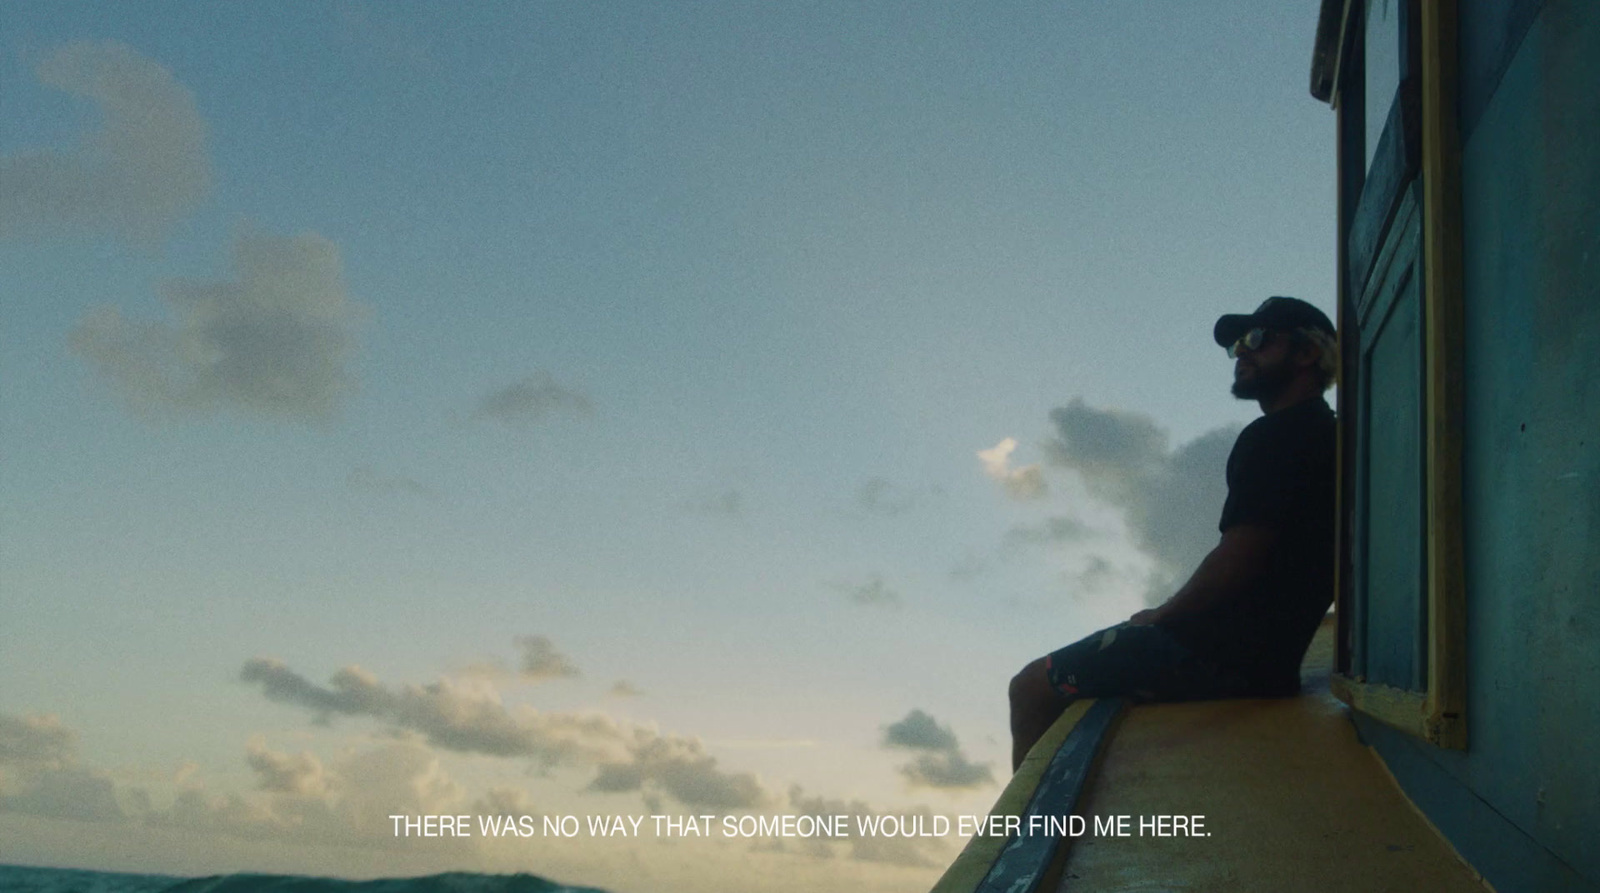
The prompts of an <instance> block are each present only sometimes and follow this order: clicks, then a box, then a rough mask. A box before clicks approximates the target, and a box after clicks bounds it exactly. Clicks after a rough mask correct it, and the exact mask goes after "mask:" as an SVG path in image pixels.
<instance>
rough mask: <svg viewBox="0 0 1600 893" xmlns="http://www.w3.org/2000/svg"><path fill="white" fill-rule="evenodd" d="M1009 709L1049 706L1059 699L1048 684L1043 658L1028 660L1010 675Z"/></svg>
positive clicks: (1048, 678) (1048, 679)
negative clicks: (1025, 664)
mask: <svg viewBox="0 0 1600 893" xmlns="http://www.w3.org/2000/svg"><path fill="white" fill-rule="evenodd" d="M1010 696H1011V709H1012V711H1013V712H1015V711H1018V710H1032V709H1035V708H1037V707H1040V706H1049V705H1051V704H1054V703H1055V702H1056V701H1057V700H1059V698H1058V696H1057V695H1056V693H1055V689H1054V688H1052V687H1051V686H1050V675H1049V673H1048V672H1047V671H1046V670H1045V668H1044V658H1042V657H1041V658H1039V659H1038V660H1035V661H1032V662H1030V663H1029V664H1028V665H1027V666H1025V667H1023V668H1022V670H1021V671H1020V672H1018V673H1017V675H1015V676H1013V677H1011V690H1010Z"/></svg>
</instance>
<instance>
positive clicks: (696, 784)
mask: <svg viewBox="0 0 1600 893" xmlns="http://www.w3.org/2000/svg"><path fill="white" fill-rule="evenodd" d="M628 750H629V758H628V759H627V760H617V761H609V762H604V763H601V764H600V772H599V774H597V775H596V776H595V778H594V781H592V782H590V783H589V790H592V791H601V792H619V791H642V792H644V793H646V794H648V795H655V796H660V795H666V796H670V797H672V798H673V799H675V800H677V801H678V802H679V803H682V804H683V805H684V806H689V807H695V808H703V809H712V810H718V811H728V810H734V809H757V808H760V807H762V806H766V805H768V804H770V803H772V802H774V801H775V799H776V798H775V797H774V796H773V795H772V794H771V793H769V792H768V791H767V790H766V789H765V788H764V787H762V785H761V780H760V779H758V778H757V777H756V776H754V775H752V774H751V773H749V772H724V771H722V770H721V769H718V768H717V760H716V758H715V757H713V756H710V755H708V754H707V753H706V752H705V748H704V746H703V745H702V744H701V743H700V742H699V741H698V740H696V739H693V738H683V737H680V736H677V735H658V734H656V733H654V732H650V731H648V730H644V729H639V730H636V731H635V733H634V741H633V742H632V743H631V744H630V745H629V748H628Z"/></svg>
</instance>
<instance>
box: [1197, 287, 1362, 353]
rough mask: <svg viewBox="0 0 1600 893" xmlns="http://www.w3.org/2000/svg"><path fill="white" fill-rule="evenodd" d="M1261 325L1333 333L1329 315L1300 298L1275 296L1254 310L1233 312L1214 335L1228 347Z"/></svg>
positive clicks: (1212, 333) (1270, 327)
mask: <svg viewBox="0 0 1600 893" xmlns="http://www.w3.org/2000/svg"><path fill="white" fill-rule="evenodd" d="M1257 326H1259V327H1261V328H1265V329H1282V330H1292V329H1321V330H1322V331H1324V332H1326V333H1328V334H1329V335H1333V334H1334V331H1333V323H1331V322H1329V321H1328V315H1327V314H1325V313H1323V312H1322V311H1321V310H1318V309H1317V308H1315V307H1313V306H1311V305H1310V304H1307V303H1306V302H1305V301H1302V300H1300V299H1299V298H1285V297H1281V296H1274V297H1270V298H1268V299H1266V300H1265V301H1262V302H1261V306H1260V307H1257V308H1256V310H1255V312H1254V313H1229V314H1227V315H1225V316H1223V317H1221V318H1220V319H1218V320H1217V324H1216V326H1215V327H1214V328H1212V330H1211V337H1213V338H1215V339H1217V343H1218V344H1220V345H1222V346H1223V347H1227V346H1228V345H1230V344H1232V343H1233V342H1235V341H1238V340H1239V336H1241V335H1243V334H1244V333H1245V332H1248V331H1250V330H1251V329H1254V328H1256V327H1257Z"/></svg>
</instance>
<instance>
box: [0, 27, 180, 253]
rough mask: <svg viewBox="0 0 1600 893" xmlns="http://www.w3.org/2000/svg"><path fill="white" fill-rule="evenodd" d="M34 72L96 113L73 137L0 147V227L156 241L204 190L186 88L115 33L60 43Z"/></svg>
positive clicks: (11, 232)
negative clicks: (55, 145) (71, 141)
mask: <svg viewBox="0 0 1600 893" xmlns="http://www.w3.org/2000/svg"><path fill="white" fill-rule="evenodd" d="M34 73H35V75H36V76H37V77H38V79H39V82H40V83H41V84H43V85H45V86H47V87H53V88H55V89H57V90H61V91H64V92H66V93H70V94H73V95H76V96H82V97H84V98H87V99H89V100H91V101H93V102H94V103H96V105H97V106H98V107H99V111H100V123H99V127H98V129H97V130H94V131H92V132H90V133H88V134H86V135H85V137H84V140H83V142H82V144H81V145H80V146H77V147H74V148H71V149H67V150H61V149H35V150H31V151H26V152H19V153H16V154H12V155H6V156H4V157H0V237H9V236H30V237H35V236H41V235H48V234H54V233H60V232H73V231H80V230H86V231H91V232H106V233H110V234H112V235H113V236H116V237H118V238H120V239H123V240H125V241H126V242H128V243H129V244H132V245H135V246H137V247H141V248H154V247H156V246H158V245H160V243H161V242H162V241H164V240H165V239H166V237H167V235H168V234H169V233H170V232H171V230H172V229H173V227H174V226H175V225H176V224H177V222H178V221H179V220H181V219H183V218H184V217H185V216H186V215H188V214H189V213H191V212H192V211H194V210H195V209H196V208H197V207H199V205H200V203H201V202H202V201H203V200H204V199H205V197H206V195H207V194H208V193H209V192H210V190H211V162H210V160H209V158H208V157H207V155H206V125H205V121H204V120H202V119H201V117H200V112H199V110H198V108H197V107H196V106H195V100H194V94H192V93H191V92H189V90H188V88H186V87H184V86H183V85H182V84H180V83H178V81H177V80H176V79H175V78H173V76H172V72H170V71H168V70H167V69H166V68H165V67H163V66H161V65H160V64H158V63H156V62H154V61H152V60H150V59H148V58H145V57H144V56H141V55H139V54H138V53H137V52H135V51H134V50H132V49H131V48H129V47H128V46H127V45H125V44H122V43H118V42H116V41H98V42H91V41H83V42H76V43H70V44H67V45H65V46H63V47H61V48H60V49H58V50H56V51H55V52H54V53H51V54H50V55H49V56H46V57H45V58H44V60H43V61H42V62H40V63H39V65H38V66H37V67H36V68H35V69H34Z"/></svg>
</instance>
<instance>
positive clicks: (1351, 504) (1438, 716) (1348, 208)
mask: <svg viewBox="0 0 1600 893" xmlns="http://www.w3.org/2000/svg"><path fill="white" fill-rule="evenodd" d="M1365 6H1366V3H1365V0H1324V3H1323V9H1322V16H1321V20H1320V22H1319V27H1318V46H1317V50H1316V53H1315V54H1314V56H1313V65H1312V90H1313V94H1314V95H1316V96H1317V97H1318V98H1319V99H1324V100H1326V101H1328V102H1329V103H1330V104H1331V105H1332V106H1333V108H1334V111H1335V113H1336V114H1337V116H1338V147H1337V152H1338V169H1339V174H1338V197H1339V201H1338V214H1339V222H1338V232H1339V246H1338V252H1339V264H1338V289H1339V302H1338V305H1339V331H1340V336H1341V337H1340V353H1341V359H1342V360H1343V362H1341V364H1340V369H1341V372H1340V381H1339V392H1338V393H1339V404H1340V406H1339V435H1338V436H1339V458H1338V463H1339V483H1338V494H1337V500H1338V512H1339V518H1338V525H1337V528H1336V529H1337V545H1336V549H1337V555H1338V563H1337V566H1336V568H1337V569H1336V577H1335V587H1336V604H1337V616H1338V624H1339V627H1338V632H1339V636H1338V647H1337V652H1336V657H1335V671H1334V674H1333V677H1332V680H1331V685H1330V687H1331V688H1332V690H1333V693H1334V694H1335V695H1336V696H1337V697H1339V698H1340V699H1341V700H1343V701H1344V702H1345V703H1347V704H1349V705H1350V706H1351V708H1352V709H1355V710H1359V711H1361V712H1362V713H1365V714H1367V715H1369V716H1372V717H1373V718H1375V719H1378V720H1381V721H1383V722H1384V723H1386V724H1388V725H1391V726H1394V727H1396V728H1399V729H1401V730H1402V731H1405V732H1408V733H1410V734H1412V735H1415V736H1417V737H1419V738H1422V739H1423V740H1426V741H1428V742H1430V743H1432V744H1434V745H1437V746H1439V747H1445V748H1455V749H1464V748H1465V747H1466V744H1467V732H1466V709H1465V708H1466V594H1465V574H1464V566H1463V558H1462V518H1461V512H1462V492H1461V488H1462V467H1461V440H1462V430H1463V428H1462V407H1463V403H1464V400H1463V393H1462V391H1463V385H1462V375H1461V373H1462V366H1463V358H1462V344H1463V328H1462V304H1463V298H1462V272H1461V251H1462V248H1461V245H1462V223H1461V147H1460V135H1459V120H1458V112H1457V95H1456V94H1457V80H1456V74H1457V32H1458V26H1457V22H1458V9H1457V2H1456V0H1413V2H1412V3H1409V4H1407V6H1406V7H1405V8H1404V11H1403V12H1404V14H1403V19H1402V27H1401V40H1402V42H1403V44H1404V45H1403V46H1402V47H1401V58H1402V59H1403V60H1406V65H1407V68H1408V71H1407V72H1405V73H1403V74H1402V79H1401V87H1400V89H1399V91H1398V96H1397V101H1395V103H1394V108H1393V109H1392V110H1391V114H1390V115H1389V121H1390V127H1389V129H1390V130H1393V131H1394V133H1393V134H1392V136H1393V138H1392V139H1389V140H1386V141H1387V142H1391V143H1404V142H1407V140H1406V139H1405V137H1406V136H1411V135H1413V134H1414V136H1413V139H1414V140H1415V142H1414V143H1412V145H1416V146H1417V147H1418V150H1417V152H1416V157H1417V159H1418V164H1417V168H1418V169H1417V170H1415V171H1414V172H1407V171H1390V172H1388V173H1387V175H1385V172H1383V171H1379V172H1378V173H1379V174H1380V176H1379V177H1375V178H1374V182H1373V183H1371V184H1369V183H1368V182H1367V177H1368V174H1369V171H1368V169H1367V166H1366V151H1365V149H1366V134H1365V132H1364V128H1365V119H1366V109H1365V105H1366V102H1367V100H1368V99H1369V97H1366V96H1365V95H1364V93H1365V71H1364V55H1365V54H1364V50H1365V48H1364V46H1363V41H1364V34H1365V23H1364V21H1363V18H1364V9H1365ZM1335 23H1337V27H1335ZM1330 61H1331V63H1332V64H1331V66H1330V65H1329V63H1330ZM1330 68H1331V71H1330ZM1408 81H1410V82H1411V83H1410V84H1409V85H1408V83H1407V82H1408ZM1408 93H1409V94H1410V97H1408ZM1377 101H1383V100H1382V99H1378V100H1377ZM1413 115H1414V117H1413ZM1413 122H1414V124H1415V127H1413V126H1412V124H1413ZM1392 149H1393V150H1394V151H1397V152H1398V153H1399V155H1400V157H1399V158H1398V159H1395V160H1399V161H1402V162H1403V161H1404V159H1405V158H1406V157H1408V156H1410V155H1411V154H1412V153H1411V152H1410V151H1409V149H1410V146H1405V145H1398V146H1394V147H1392ZM1381 150H1382V147H1380V153H1381ZM1374 167H1375V168H1376V167H1377V165H1376V164H1375V165H1374ZM1403 167H1410V165H1408V164H1403ZM1397 174H1399V176H1398V178H1397V177H1396V175H1397ZM1416 176H1419V177H1420V178H1421V180H1422V189H1421V193H1422V209H1421V211H1422V217H1423V220H1422V235H1421V238H1422V246H1421V257H1420V263H1421V264H1422V269H1423V295H1422V302H1423V303H1422V316H1423V335H1422V337H1423V352H1424V356H1423V382H1422V398H1423V410H1422V414H1423V434H1424V437H1423V466H1424V471H1423V476H1424V499H1423V506H1422V510H1423V516H1424V518H1425V521H1426V534H1425V542H1424V543H1423V544H1422V545H1423V556H1424V559H1423V561H1424V566H1425V587H1426V588H1425V592H1424V597H1425V601H1426V609H1427V630H1426V634H1425V642H1424V647H1425V656H1426V660H1427V673H1426V678H1427V685H1426V690H1418V691H1413V690H1406V689H1399V688H1395V687H1393V686H1389V685H1383V684H1379V683H1374V682H1368V681H1367V680H1366V679H1365V678H1362V677H1360V676H1353V675H1351V674H1350V673H1349V669H1350V667H1351V644H1352V641H1353V639H1352V637H1353V636H1354V635H1355V633H1356V630H1357V628H1358V627H1357V626H1356V625H1355V624H1353V623H1352V618H1353V614H1354V610H1355V609H1356V607H1357V606H1356V605H1355V604H1354V602H1353V599H1352V595H1351V593H1352V591H1353V589H1352V584H1353V581H1354V579H1355V576H1354V575H1355V573H1356V570H1357V569H1356V568H1355V567H1354V565H1353V563H1352V560H1351V548H1352V545H1353V542H1352V540H1353V532H1354V525H1353V523H1352V519H1353V518H1354V516H1355V512H1354V509H1355V508H1356V506H1357V502H1356V496H1357V492H1356V481H1355V479H1354V478H1355V475H1354V471H1355V468H1354V465H1355V463H1354V461H1353V459H1354V457H1355V456H1356V450H1358V449H1359V448H1360V447H1361V446H1362V445H1361V444H1359V443H1357V442H1356V440H1355V425H1354V424H1353V423H1352V421H1351V416H1350V412H1351V410H1352V408H1353V404H1354V402H1355V401H1354V399H1353V398H1354V397H1355V394H1356V390H1355V389H1354V388H1353V387H1352V385H1355V384H1357V383H1356V382H1355V380H1354V378H1355V375H1356V374H1357V373H1356V370H1357V366H1356V362H1357V361H1358V359H1359V356H1360V353H1359V351H1360V345H1359V341H1360V338H1358V337H1347V336H1350V335H1351V333H1354V332H1357V331H1358V329H1357V327H1356V319H1357V317H1356V314H1355V304H1356V300H1357V298H1358V296H1359V295H1360V294H1361V293H1362V292H1363V290H1364V288H1365V286H1366V279H1367V277H1368V276H1370V275H1371V274H1372V267H1373V266H1375V262H1376V261H1377V260H1378V255H1380V254H1381V253H1382V250H1383V245H1382V244H1381V241H1380V242H1378V243H1377V244H1376V246H1375V247H1370V248H1369V249H1368V250H1365V251H1364V254H1365V255H1367V256H1366V257H1355V258H1353V257H1351V256H1350V255H1351V252H1350V242H1351V239H1350V235H1351V232H1352V230H1353V229H1354V228H1356V227H1358V226H1363V225H1364V226H1368V227H1371V226H1373V225H1376V226H1377V227H1379V228H1382V227H1385V226H1387V225H1389V220H1390V218H1392V217H1393V216H1394V214H1395V212H1396V209H1397V206H1398V205H1399V204H1400V199H1401V197H1402V196H1403V195H1404V193H1406V192H1408V191H1409V190H1410V184H1411V181H1412V178H1413V177H1416ZM1380 180H1381V181H1384V182H1379V181H1380ZM1369 185H1371V186H1372V187H1373V189H1372V190H1368V189H1367V187H1368V186H1369ZM1380 192H1381V193H1384V194H1382V195H1380V194H1379V193H1380ZM1374 220H1375V224H1374ZM1386 238H1387V237H1385V240H1386Z"/></svg>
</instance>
